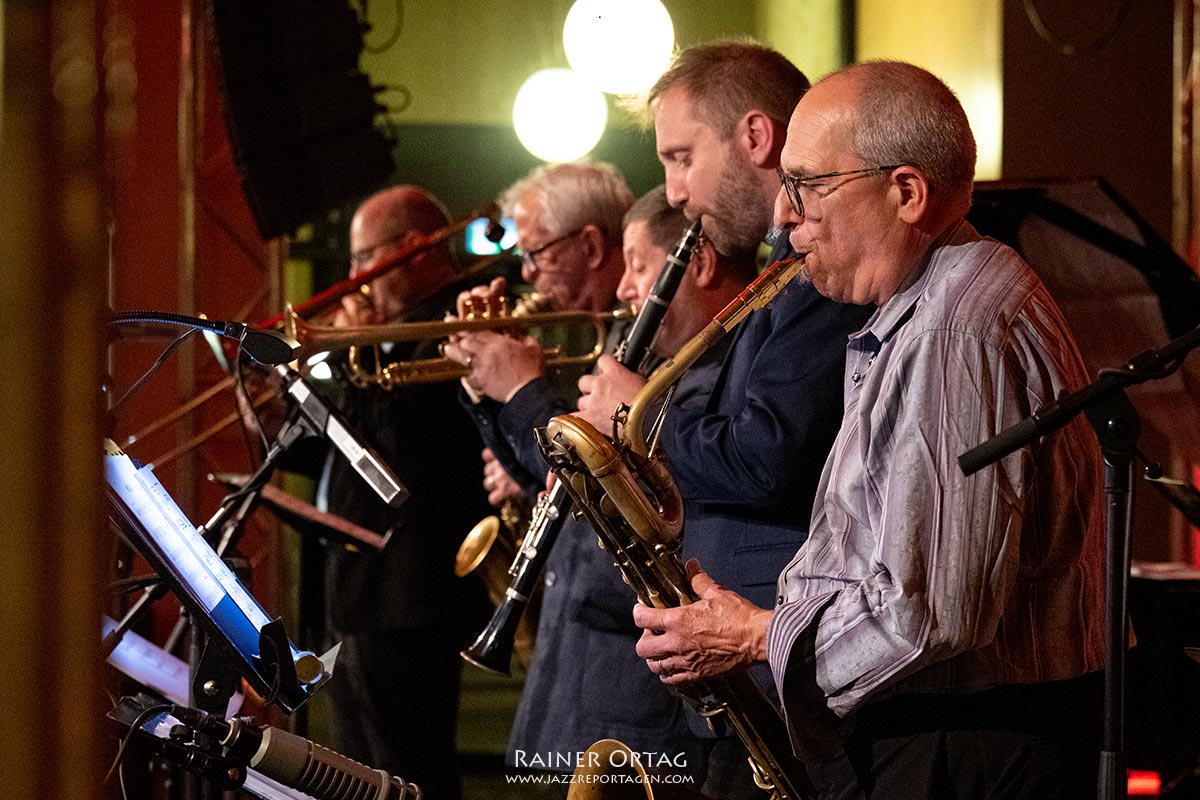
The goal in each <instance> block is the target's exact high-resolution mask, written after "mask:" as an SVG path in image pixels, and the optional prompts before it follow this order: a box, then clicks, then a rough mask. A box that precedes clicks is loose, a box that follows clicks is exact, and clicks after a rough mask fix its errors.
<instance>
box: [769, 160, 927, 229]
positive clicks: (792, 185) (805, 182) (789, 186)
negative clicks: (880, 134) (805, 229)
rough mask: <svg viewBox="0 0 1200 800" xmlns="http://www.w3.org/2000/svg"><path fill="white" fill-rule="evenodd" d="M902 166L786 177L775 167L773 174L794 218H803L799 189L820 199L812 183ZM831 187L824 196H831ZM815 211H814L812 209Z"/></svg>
mask: <svg viewBox="0 0 1200 800" xmlns="http://www.w3.org/2000/svg"><path fill="white" fill-rule="evenodd" d="M902 166H904V165H903V164H893V165H891V166H882V167H864V168H863V169H848V170H845V171H843V172H827V173H825V174H824V175H788V174H787V173H786V172H784V171H783V167H776V168H775V172H777V173H778V174H779V182H780V183H781V184H783V190H784V192H786V193H787V198H788V202H789V203H791V205H792V211H794V212H796V216H798V217H803V216H804V200H803V199H801V197H800V187H802V186H803V187H804V188H805V189H808V190H809V191H811V192H814V195H813V196H814V197H822V196H823V195H821V194H819V193H817V192H816V187H814V186H811V185H810V184H811V183H813V182H814V181H821V180H825V179H827V178H840V177H842V176H844V175H865V174H866V173H868V172H887V171H888V170H892V169H896V168H897V167H902ZM836 188H837V187H836V186H835V187H833V189H830V190H829V191H828V192H826V193H825V194H827V195H828V194H832V193H833V191H834V189H836ZM814 210H815V209H814Z"/></svg>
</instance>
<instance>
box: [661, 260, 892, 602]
mask: <svg viewBox="0 0 1200 800" xmlns="http://www.w3.org/2000/svg"><path fill="white" fill-rule="evenodd" d="M871 312H872V309H871V308H869V307H865V306H851V305H843V304H841V303H835V302H833V301H832V300H828V299H826V298H824V297H822V296H821V295H820V294H818V293H817V291H816V289H814V288H813V287H812V284H809V283H804V284H799V285H797V284H793V285H792V286H790V287H789V288H788V289H787V291H786V293H785V294H783V295H781V296H779V297H777V298H776V299H775V301H774V302H773V303H772V304H771V306H770V307H768V308H765V309H762V310H759V311H755V312H753V313H752V314H751V315H750V316H749V317H748V318H747V319H746V320H745V321H744V322H743V323H742V325H741V326H740V327H739V329H738V330H737V331H735V334H734V335H735V337H736V338H735V342H734V344H733V346H732V347H731V348H730V349H729V353H728V355H727V356H726V358H725V360H724V363H723V364H722V367H721V372H720V377H719V378H718V381H717V386H716V387H715V388H714V391H713V393H712V396H711V397H710V398H709V402H708V404H707V405H706V406H705V407H703V408H697V407H688V408H678V409H675V410H673V411H672V412H671V414H670V415H668V417H667V420H666V423H665V424H664V426H663V434H662V437H663V438H662V442H663V447H664V449H665V450H666V452H667V454H668V457H669V459H670V461H669V465H668V466H669V468H670V471H671V475H672V476H673V477H674V478H675V481H676V483H677V484H678V486H679V490H680V493H681V494H682V495H683V497H684V499H685V501H686V516H685V522H684V539H683V552H684V556H685V558H697V559H699V561H700V564H701V566H703V567H704V569H705V571H706V572H708V573H709V574H710V575H711V576H712V577H713V579H714V580H716V581H717V582H718V583H720V584H722V585H723V586H726V587H728V588H730V589H733V590H735V591H737V592H738V593H739V594H742V595H745V596H746V597H748V598H749V599H750V600H751V601H753V602H754V603H755V604H756V605H758V606H761V607H764V608H770V607H772V606H774V605H775V597H774V595H775V580H776V578H778V577H779V573H780V571H782V569H783V567H784V566H786V564H787V562H788V561H789V560H790V559H791V558H792V556H793V555H795V553H796V550H797V549H799V547H800V544H801V543H802V542H803V541H804V539H805V537H806V535H807V531H808V522H809V517H810V515H811V514H812V506H813V496H814V494H815V493H816V488H817V482H818V481H819V479H820V477H821V469H822V467H823V466H824V464H825V457H826V456H827V455H828V453H829V449H830V447H832V445H833V439H834V437H835V435H836V434H837V430H838V427H839V425H840V424H841V418H842V377H843V375H842V373H843V371H844V364H845V349H846V340H847V337H848V336H849V335H850V334H851V333H853V332H854V331H856V330H858V329H859V328H860V327H861V326H862V324H863V323H864V322H865V321H866V319H867V317H869V316H870V314H871Z"/></svg>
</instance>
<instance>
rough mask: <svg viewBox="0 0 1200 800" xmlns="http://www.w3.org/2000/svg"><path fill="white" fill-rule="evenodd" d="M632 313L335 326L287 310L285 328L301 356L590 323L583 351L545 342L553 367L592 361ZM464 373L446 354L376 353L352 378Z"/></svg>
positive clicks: (389, 381) (389, 384) (380, 381)
mask: <svg viewBox="0 0 1200 800" xmlns="http://www.w3.org/2000/svg"><path fill="white" fill-rule="evenodd" d="M632 316H633V311H632V310H631V309H628V308H618V309H614V310H612V311H548V312H541V313H534V314H526V315H524V316H519V315H516V314H508V313H501V314H498V315H491V314H483V315H479V316H475V317H468V318H465V319H460V320H448V321H431V322H399V323H395V324H392V325H360V326H352V327H336V326H329V325H313V324H309V323H307V322H305V321H304V320H302V319H300V318H299V317H296V316H295V315H291V316H289V322H288V326H287V330H288V332H289V335H291V336H292V337H294V338H295V339H296V340H297V341H299V342H300V349H299V351H298V352H297V358H299V359H301V360H303V359H307V358H309V357H310V356H313V355H315V354H317V353H324V352H327V351H330V350H346V349H349V348H354V347H366V346H371V345H378V344H383V343H385V342H420V341H431V340H438V339H445V338H447V337H449V336H453V335H454V334H456V333H470V332H475V331H512V330H514V329H527V328H544V327H547V326H553V325H581V326H591V328H592V330H593V331H594V333H595V336H594V339H593V342H592V347H591V348H590V349H589V350H587V351H586V352H583V353H575V354H570V353H566V352H564V351H563V350H562V349H561V348H548V349H546V350H544V351H543V357H544V360H545V365H546V367H548V368H551V369H553V368H560V367H566V366H570V365H578V364H591V363H592V362H593V361H595V360H596V359H597V358H599V357H600V354H601V353H602V352H603V351H604V339H605V336H606V335H607V333H608V326H609V325H610V324H611V323H613V322H616V321H618V320H622V319H629V318H631V317H632ZM360 366H361V364H360ZM468 373H469V370H468V369H467V367H466V366H464V365H462V364H458V363H456V362H454V361H450V360H449V359H446V358H427V359H417V360H414V361H407V362H396V363H393V364H386V365H384V364H380V359H378V358H377V359H376V367H375V371H374V372H373V373H372V372H361V373H359V376H358V378H357V380H358V381H362V382H363V383H364V384H377V385H379V386H381V387H382V388H384V389H391V388H394V387H396V386H403V385H405V384H413V383H431V382H436V381H446V380H455V379H457V378H461V377H463V376H465V375H467V374H468Z"/></svg>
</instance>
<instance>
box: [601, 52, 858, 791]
mask: <svg viewBox="0 0 1200 800" xmlns="http://www.w3.org/2000/svg"><path fill="white" fill-rule="evenodd" d="M806 89H808V80H807V78H805V77H804V75H803V74H802V73H801V72H800V71H799V70H798V69H796V67H795V66H794V65H792V64H791V63H790V62H789V61H788V60H787V59H786V58H784V57H783V56H782V55H780V54H779V53H777V52H775V51H774V50H771V49H770V48H767V47H764V46H762V45H759V44H756V43H754V42H751V41H748V40H733V41H723V42H717V43H713V44H708V45H702V46H698V47H693V48H690V49H688V50H685V51H683V52H682V53H681V54H680V55H679V57H678V59H677V60H676V62H675V63H674V65H673V66H672V67H671V69H669V70H668V71H667V72H666V73H665V74H664V75H663V76H662V77H661V78H660V79H659V80H658V82H657V83H656V85H655V86H654V87H653V88H652V89H651V91H650V96H649V110H650V111H652V112H653V117H654V129H655V138H656V147H657V150H658V156H659V160H660V161H661V162H662V164H663V168H664V171H665V174H666V192H667V199H668V200H669V201H670V202H671V204H672V205H675V206H678V207H681V208H682V209H683V210H684V212H685V213H686V215H687V216H688V218H690V219H696V218H699V219H700V220H701V221H702V223H703V226H704V233H705V236H706V237H708V238H709V240H710V241H711V242H712V243H713V245H714V246H715V247H716V249H717V250H718V251H720V252H721V253H723V254H725V255H727V256H732V257H734V258H737V257H739V256H741V255H745V254H753V253H755V252H756V251H758V250H759V248H760V245H762V244H763V243H764V240H767V241H768V243H769V244H771V245H773V247H772V253H771V258H772V260H774V259H778V258H781V257H784V256H786V255H790V252H789V250H788V248H787V241H786V237H782V236H779V235H778V231H777V230H773V229H772V225H771V216H772V210H773V208H774V203H775V197H776V196H777V195H778V193H779V191H780V186H779V177H778V173H777V172H776V167H778V165H779V153H780V150H781V148H782V147H783V140H784V132H785V129H786V126H787V120H788V117H789V116H790V114H791V112H792V109H793V108H795V105H796V102H797V101H798V100H799V99H800V97H801V96H802V95H803V94H804V92H805V90H806ZM869 313H870V310H869V309H866V308H861V307H856V306H852V305H842V304H839V303H835V302H832V301H830V300H827V299H825V298H823V297H821V296H820V294H818V293H817V292H816V291H815V290H813V288H812V287H811V286H806V285H793V286H791V287H790V288H789V289H788V290H787V292H786V294H784V295H782V296H780V297H778V298H776V299H775V301H774V302H773V303H772V304H771V307H770V308H769V309H764V310H761V311H756V312H754V313H753V314H751V315H750V316H749V317H748V318H747V319H746V320H745V321H744V322H743V323H742V325H741V326H739V328H738V329H737V330H736V331H734V333H733V334H732V337H731V338H732V339H733V341H732V343H731V344H730V345H729V350H728V352H727V353H726V356H725V358H724V360H723V361H722V363H721V365H720V369H718V370H716V371H715V376H714V384H713V389H712V393H711V395H710V398H709V401H708V402H707V403H706V404H703V405H700V406H696V407H687V408H683V407H681V408H673V409H672V410H671V412H670V413H669V414H668V415H667V417H666V421H665V423H664V424H663V427H662V431H661V434H660V437H659V444H660V446H661V447H662V449H663V450H664V451H665V452H666V454H667V458H668V459H669V461H668V463H669V469H670V471H671V475H672V477H673V478H674V479H675V481H676V483H677V485H678V487H679V490H680V493H681V494H682V496H683V498H684V501H685V523H684V534H683V555H684V556H685V557H687V558H698V559H699V560H700V562H701V563H702V564H703V565H704V567H705V568H706V569H708V570H710V571H711V572H712V574H713V576H714V579H715V580H717V581H718V582H720V583H721V584H722V585H724V586H729V587H730V588H732V589H736V590H737V591H738V592H739V593H741V594H742V595H744V596H746V597H749V598H750V599H751V601H753V602H754V603H756V604H757V605H759V606H763V607H768V608H769V607H770V606H772V605H773V604H774V602H775V580H776V578H777V577H778V575H779V571H780V570H781V569H783V567H784V565H785V564H786V563H787V561H788V559H789V558H790V557H791V556H792V555H793V554H794V553H795V552H796V548H797V547H799V546H800V543H801V542H802V541H803V540H804V537H805V535H806V531H807V529H808V519H809V515H810V513H811V509H812V503H813V495H814V492H815V491H816V487H817V482H818V479H819V477H820V469H821V464H822V463H823V462H824V460H825V456H826V454H827V453H828V452H829V447H830V445H831V444H832V443H833V437H834V432H835V431H836V429H837V424H838V420H839V419H840V418H841V409H842V378H841V376H842V365H843V363H844V359H845V355H844V352H845V343H846V338H847V336H849V335H850V333H852V332H853V331H854V330H856V329H858V328H859V327H860V326H861V324H862V323H863V321H864V320H865V319H866V317H867V315H868V314H869ZM643 383H644V381H643V380H642V379H641V378H639V377H638V376H637V375H635V374H633V373H631V372H630V371H628V370H625V369H623V368H621V367H620V366H619V365H617V364H616V363H615V362H610V361H604V362H602V363H601V364H600V371H599V374H598V375H597V376H596V379H595V380H589V382H588V383H587V385H586V388H587V390H588V394H587V395H586V396H585V398H584V399H583V400H581V406H586V407H587V408H589V409H590V410H591V412H592V413H590V414H587V415H585V416H586V417H587V418H588V420H589V421H590V422H592V424H594V425H596V426H597V427H599V429H600V430H606V429H607V428H608V427H609V426H610V425H611V423H609V422H607V418H608V416H609V415H611V414H612V410H613V409H614V408H616V406H617V404H618V403H621V402H624V403H628V402H629V401H630V400H631V399H632V397H633V395H634V394H635V393H636V391H637V389H638V388H640V387H641V385H642V384H643ZM755 678H756V679H758V681H759V682H760V684H762V685H763V686H764V688H767V689H768V690H770V689H771V688H772V683H771V678H770V672H769V670H767V669H766V668H765V667H760V668H758V669H756V671H755ZM692 720H693V725H692V728H693V731H694V732H695V733H696V734H697V735H701V736H708V737H710V743H711V752H710V755H709V765H708V772H707V775H706V778H705V782H704V786H703V791H704V792H705V793H706V794H708V795H709V796H711V797H723V798H759V797H761V796H762V791H761V790H760V789H758V788H757V786H756V785H755V783H754V779H753V775H752V773H751V770H750V767H749V765H748V763H747V760H746V759H747V753H746V750H745V748H744V747H742V745H741V743H740V742H739V741H738V740H737V739H736V738H735V737H733V736H731V735H730V736H725V737H723V738H720V739H715V740H714V739H711V736H712V734H711V733H709V732H708V726H707V723H705V722H704V721H703V720H701V719H699V718H698V717H695V716H693V717H692Z"/></svg>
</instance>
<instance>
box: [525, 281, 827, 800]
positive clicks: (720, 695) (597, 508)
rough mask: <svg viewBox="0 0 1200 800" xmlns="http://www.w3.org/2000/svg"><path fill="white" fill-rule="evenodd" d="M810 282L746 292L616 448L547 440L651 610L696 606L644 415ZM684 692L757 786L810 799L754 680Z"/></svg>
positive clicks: (572, 428)
mask: <svg viewBox="0 0 1200 800" xmlns="http://www.w3.org/2000/svg"><path fill="white" fill-rule="evenodd" d="M803 273H804V262H803V259H801V258H793V259H787V260H784V261H778V262H776V263H774V264H772V265H771V266H770V267H769V268H768V269H767V270H766V271H765V272H763V273H762V275H760V276H759V277H758V278H757V279H756V280H755V281H754V282H753V283H751V284H750V285H749V286H747V287H746V289H745V290H744V291H743V292H742V293H741V294H740V295H738V296H737V297H736V298H734V300H733V301H732V302H731V303H730V304H729V305H728V306H726V307H725V309H724V310H722V311H721V313H720V314H718V315H717V316H716V318H714V319H713V321H712V322H710V323H709V324H708V325H707V326H706V327H705V328H704V329H703V330H702V331H701V332H700V333H699V334H697V335H696V336H695V337H694V338H692V339H691V341H689V342H688V343H687V344H685V345H684V346H683V347H682V348H681V349H680V351H679V353H677V354H676V356H675V357H674V358H673V359H671V360H669V361H667V362H666V363H664V364H663V365H662V366H660V367H659V368H658V369H657V370H655V371H654V373H653V374H652V375H651V376H650V379H649V380H648V381H647V383H646V385H645V386H644V387H643V388H642V390H641V391H639V392H638V394H637V396H636V397H635V398H634V400H633V402H632V403H631V404H630V406H629V407H628V409H627V410H622V411H620V412H618V415H617V418H618V423H617V424H618V428H619V431H620V433H619V438H618V441H617V442H615V443H614V442H612V441H609V440H608V439H607V438H606V437H605V436H603V435H602V434H601V433H600V432H599V431H597V430H596V429H595V428H594V427H592V426H591V425H590V424H588V423H587V422H585V421H583V420H581V419H579V418H578V417H576V416H573V415H569V414H568V415H564V416H560V417H555V418H554V419H552V420H551V421H550V423H549V424H548V425H547V426H546V428H545V430H544V431H542V432H541V435H540V437H539V439H540V441H541V443H542V451H543V454H544V455H545V456H546V459H547V461H549V462H550V465H551V469H552V470H553V471H554V472H555V473H556V474H557V475H558V479H559V482H560V484H562V485H563V486H565V488H566V490H567V492H569V493H570V495H571V497H572V499H573V500H574V502H575V506H576V508H578V509H580V510H581V511H582V512H583V513H584V514H585V515H586V516H587V517H588V519H589V521H591V523H592V526H593V527H594V528H595V529H596V533H597V536H598V537H599V540H600V546H601V547H603V548H604V549H605V550H607V551H608V553H609V554H610V555H611V556H612V557H613V559H614V561H615V562H616V566H617V567H618V568H619V569H620V570H621V573H622V574H623V576H624V578H625V581H626V583H628V584H629V585H630V587H631V588H632V589H633V591H634V593H635V594H636V595H637V598H638V600H639V601H640V602H642V603H643V604H645V605H648V606H654V607H657V608H669V607H674V606H681V605H687V604H689V603H692V602H694V601H696V600H698V599H699V598H698V597H697V596H696V594H695V592H694V591H693V590H692V587H691V583H690V582H689V581H688V578H687V574H686V572H685V570H684V566H683V562H682V561H681V559H680V556H679V547H680V533H681V532H682V530H683V502H682V499H681V498H680V495H679V489H678V487H677V486H676V485H675V482H674V480H673V479H672V478H671V475H670V473H668V471H667V469H666V466H665V464H664V463H663V461H662V459H661V458H660V457H659V456H658V455H656V454H655V453H654V452H653V451H652V448H651V447H650V446H648V444H647V442H646V437H645V434H644V431H643V425H644V420H645V418H646V414H647V412H648V410H649V409H650V407H651V406H654V405H656V404H657V403H658V402H659V400H660V399H661V398H663V397H664V396H665V395H666V394H667V392H668V391H669V390H670V388H671V387H672V386H674V384H675V383H676V381H678V380H679V378H680V376H681V375H682V374H683V373H684V371H686V370H687V369H688V367H690V366H691V365H692V364H693V363H694V362H695V361H696V360H697V359H698V358H699V357H700V356H701V355H702V354H703V353H704V352H705V351H706V350H708V349H709V348H710V347H712V345H713V344H714V343H715V342H716V341H717V340H718V339H720V338H721V337H722V336H723V335H725V334H726V333H727V332H729V331H730V330H731V329H732V328H733V327H734V326H736V325H737V324H738V323H739V322H741V320H742V319H743V318H745V316H746V315H747V314H749V313H750V312H751V311H753V310H755V309H757V308H761V307H763V306H765V305H767V304H768V303H769V302H770V301H771V300H772V299H773V298H774V297H775V296H776V295H777V294H779V293H780V292H781V291H783V290H784V288H785V287H786V286H787V285H788V284H789V283H790V282H791V281H792V279H793V278H796V277H797V276H799V275H802V274H803ZM685 692H686V694H685V697H686V698H687V699H688V701H689V702H691V703H692V704H693V705H694V706H695V708H696V710H697V712H698V713H699V714H700V715H701V716H703V717H705V718H707V719H708V721H709V723H710V724H714V726H715V725H716V724H720V723H721V722H722V721H723V722H724V724H726V725H728V727H729V728H731V729H732V730H733V731H734V732H735V733H736V734H737V735H738V737H739V738H740V739H741V740H742V743H743V744H744V745H745V746H746V749H747V751H748V752H749V754H750V766H751V768H752V769H753V771H754V779H755V782H756V783H757V784H758V785H759V786H760V787H761V788H763V789H764V790H766V791H768V792H770V793H771V797H772V798H774V800H798V799H799V798H807V797H811V796H812V794H813V791H812V787H811V784H810V783H809V780H808V776H807V774H806V773H805V771H804V767H803V765H802V764H801V763H800V762H799V761H798V760H797V759H796V758H795V756H794V755H793V754H792V750H791V744H790V741H789V739H788V736H787V731H786V729H785V727H784V724H783V719H782V717H781V715H780V712H779V709H778V708H776V707H775V706H774V704H773V703H771V701H770V700H769V699H768V698H767V696H766V695H765V694H764V693H763V691H762V689H761V688H760V687H759V686H758V684H757V683H755V682H754V680H753V679H752V678H751V677H750V676H749V675H748V674H746V673H741V674H735V675H730V676H726V677H723V678H720V679H716V680H711V681H704V682H703V683H702V684H700V685H692V686H689V687H687V688H686V689H685Z"/></svg>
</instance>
